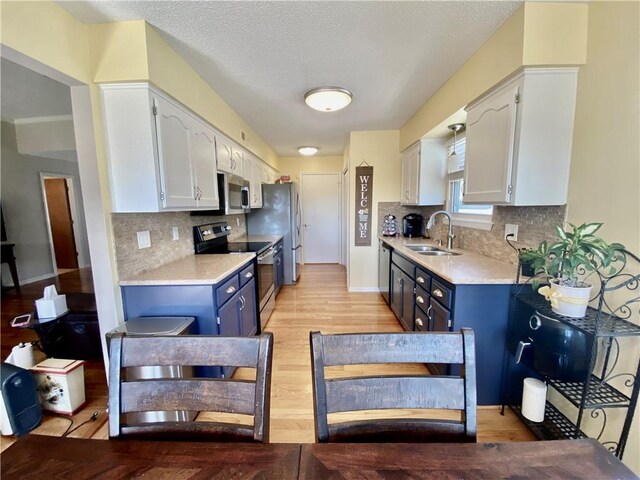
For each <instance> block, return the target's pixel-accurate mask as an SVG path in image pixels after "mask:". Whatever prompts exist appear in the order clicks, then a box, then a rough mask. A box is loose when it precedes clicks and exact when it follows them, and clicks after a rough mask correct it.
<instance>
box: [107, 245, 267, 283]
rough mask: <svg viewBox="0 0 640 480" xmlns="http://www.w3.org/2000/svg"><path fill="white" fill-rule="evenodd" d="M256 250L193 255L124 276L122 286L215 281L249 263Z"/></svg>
mask: <svg viewBox="0 0 640 480" xmlns="http://www.w3.org/2000/svg"><path fill="white" fill-rule="evenodd" d="M255 256H256V255H255V253H233V254H231V253H224V254H220V255H215V254H214V255H191V256H188V257H185V258H182V259H180V260H176V261H175V262H171V263H168V264H166V265H162V266H161V267H158V268H154V269H152V270H147V271H146V272H142V273H140V274H138V275H134V276H133V277H130V278H124V279H121V280H120V286H121V287H125V286H141V285H214V284H216V283H220V282H221V281H222V280H224V279H225V278H227V277H228V276H229V275H231V274H232V273H233V272H234V271H235V270H238V269H239V268H241V267H243V266H245V265H247V264H248V263H249V262H251V261H252V260H253V259H254V258H255Z"/></svg>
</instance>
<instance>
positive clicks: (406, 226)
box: [402, 213, 423, 237]
mask: <svg viewBox="0 0 640 480" xmlns="http://www.w3.org/2000/svg"><path fill="white" fill-rule="evenodd" d="M422 221H423V218H422V215H420V214H418V213H410V214H408V215H405V216H404V217H403V218H402V234H403V235H404V236H405V237H420V236H422Z"/></svg>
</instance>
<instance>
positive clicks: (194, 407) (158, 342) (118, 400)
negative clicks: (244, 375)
mask: <svg viewBox="0 0 640 480" xmlns="http://www.w3.org/2000/svg"><path fill="white" fill-rule="evenodd" d="M109 352H110V363H109V436H110V437H118V436H122V435H125V436H126V435H134V436H141V437H142V438H151V439H153V438H158V439H164V440H167V439H174V438H175V439H181V440H189V439H192V440H209V441H257V442H264V443H266V442H268V441H269V413H270V399H271V366H272V358H273V334H271V333H263V334H262V335H261V336H260V337H218V336H215V337H214V336H188V335H180V336H135V337H134V336H126V335H124V334H117V335H114V336H113V337H111V339H110V345H109ZM144 366H230V367H248V368H255V369H256V380H255V381H249V380H234V379H233V378H231V379H218V378H216V379H212V378H200V377H194V378H164V379H143V380H141V379H135V378H133V376H131V379H130V381H128V380H127V375H126V371H127V370H126V369H127V368H128V367H144ZM152 411H208V412H221V413H235V414H244V415H253V420H254V422H253V427H246V426H243V425H241V424H232V423H231V424H228V423H219V422H200V421H196V422H193V421H184V422H182V421H179V422H160V423H131V422H135V420H133V419H136V418H137V417H136V415H135V414H136V413H142V412H152ZM132 415H133V416H132Z"/></svg>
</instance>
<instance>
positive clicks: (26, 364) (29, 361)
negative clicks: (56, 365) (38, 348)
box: [7, 343, 36, 370]
mask: <svg viewBox="0 0 640 480" xmlns="http://www.w3.org/2000/svg"><path fill="white" fill-rule="evenodd" d="M34 353H35V352H34V350H33V345H32V344H30V343H20V344H18V345H16V346H15V347H13V348H12V349H11V353H10V354H9V356H8V357H7V363H12V364H13V365H15V366H16V367H20V368H26V369H27V370H28V369H30V368H31V367H33V366H34V365H35V364H36V359H35V355H34Z"/></svg>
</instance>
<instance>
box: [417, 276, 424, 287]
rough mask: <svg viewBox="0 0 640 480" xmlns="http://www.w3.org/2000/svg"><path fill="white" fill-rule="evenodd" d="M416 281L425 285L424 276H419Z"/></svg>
mask: <svg viewBox="0 0 640 480" xmlns="http://www.w3.org/2000/svg"><path fill="white" fill-rule="evenodd" d="M416 282H418V283H422V284H423V285H424V278H422V277H418V278H416Z"/></svg>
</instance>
